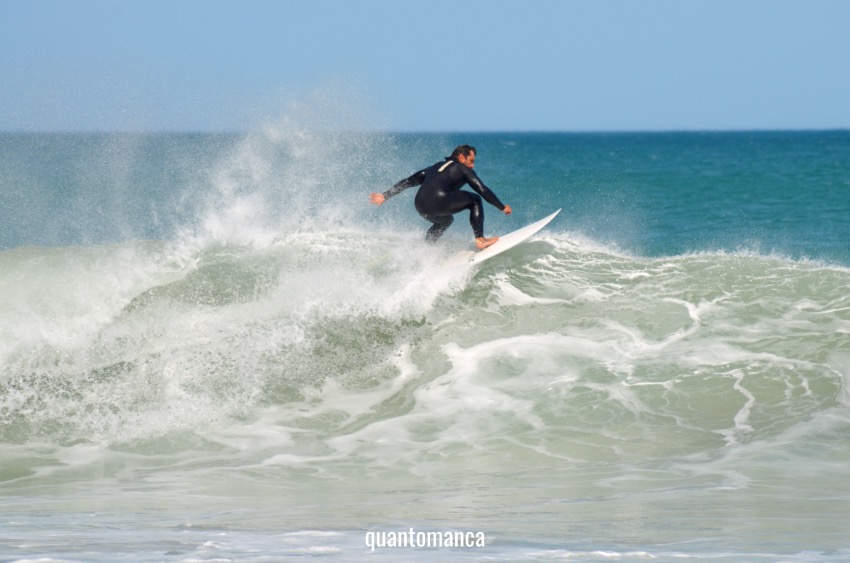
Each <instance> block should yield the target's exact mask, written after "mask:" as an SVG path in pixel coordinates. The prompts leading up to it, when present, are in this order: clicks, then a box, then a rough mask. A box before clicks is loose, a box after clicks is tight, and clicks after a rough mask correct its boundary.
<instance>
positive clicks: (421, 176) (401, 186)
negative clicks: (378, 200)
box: [381, 170, 425, 201]
mask: <svg viewBox="0 0 850 563" xmlns="http://www.w3.org/2000/svg"><path fill="white" fill-rule="evenodd" d="M424 181H425V170H420V171H419V172H417V173H416V174H413V175H412V176H408V177H407V178H405V179H404V180H402V181H400V182H397V183H396V184H395V185H394V186H393V187H391V188H390V189H388V190H387V191H385V192H384V193H383V194H381V195H382V196H384V201H386V200H388V199H390V198H391V197H393V196H394V195H398V194H400V193H401V192H403V191H404V190H406V189H407V188H410V187H413V186H421V185H422V182H424Z"/></svg>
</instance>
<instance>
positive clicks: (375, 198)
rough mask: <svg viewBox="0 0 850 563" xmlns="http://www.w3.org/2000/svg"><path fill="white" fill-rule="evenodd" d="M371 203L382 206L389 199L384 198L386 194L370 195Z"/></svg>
mask: <svg viewBox="0 0 850 563" xmlns="http://www.w3.org/2000/svg"><path fill="white" fill-rule="evenodd" d="M369 201H371V202H372V203H374V204H375V205H381V204H382V203H384V202H385V201H387V198H385V197H384V194H378V193H371V194H369Z"/></svg>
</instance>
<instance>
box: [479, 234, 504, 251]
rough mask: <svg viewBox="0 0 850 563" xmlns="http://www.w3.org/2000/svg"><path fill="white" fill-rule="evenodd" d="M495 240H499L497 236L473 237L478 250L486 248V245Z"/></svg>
mask: <svg viewBox="0 0 850 563" xmlns="http://www.w3.org/2000/svg"><path fill="white" fill-rule="evenodd" d="M497 240H499V237H493V238H485V237H478V238H477V239H475V246H477V247H478V250H484V249H485V248H487V247H488V246H490V245H491V244H493V243H494V242H496V241H497Z"/></svg>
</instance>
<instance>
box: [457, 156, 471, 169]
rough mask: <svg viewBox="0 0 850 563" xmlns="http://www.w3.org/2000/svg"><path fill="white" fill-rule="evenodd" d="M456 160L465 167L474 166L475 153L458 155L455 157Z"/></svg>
mask: <svg viewBox="0 0 850 563" xmlns="http://www.w3.org/2000/svg"><path fill="white" fill-rule="evenodd" d="M457 160H458V162H460V163H461V164H463V165H464V166H466V167H467V168H475V153H474V152H470V153H469V156H463V155H459V156H458V157H457Z"/></svg>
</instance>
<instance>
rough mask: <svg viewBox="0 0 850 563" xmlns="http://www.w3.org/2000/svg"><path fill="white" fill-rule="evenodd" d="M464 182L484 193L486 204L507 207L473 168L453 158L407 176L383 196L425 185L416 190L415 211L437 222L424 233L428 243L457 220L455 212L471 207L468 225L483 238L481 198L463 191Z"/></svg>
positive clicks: (476, 234) (387, 196)
mask: <svg viewBox="0 0 850 563" xmlns="http://www.w3.org/2000/svg"><path fill="white" fill-rule="evenodd" d="M465 184H469V185H470V186H472V189H473V190H475V191H476V192H478V194H481V197H483V198H484V199H485V200H487V203H489V204H491V205H494V206H496V207H497V208H499V209H500V210H504V209H505V204H503V203H502V202H501V201H499V198H498V197H496V194H494V193H493V192H491V191H490V188H488V187H487V186H485V185H484V182H482V181H481V180H480V179H479V178H478V175H477V174H476V173H475V171H474V170H473V169H472V168H468V167H467V166H466V165H464V164H461V163H460V162H458V161H456V160H453V159H451V158H447V159H445V160H443V161H440V162H437V163H436V164H434V165H433V166H429V167H428V168H425V169H424V170H420V171H419V172H417V173H416V174H413V175H412V176H410V177H408V178H405V179H404V180H402V181H400V182H398V183H397V184H396V185H394V186H393V187H392V188H390V189H389V190H387V191H385V192H384V194H383V195H384V198H386V199H389V198H391V197H393V196H394V195H396V194H398V193H400V192H402V191H404V190H406V189H407V188H409V187H411V186H422V187H421V188H419V191H418V192H417V193H416V200H415V201H414V204H415V205H416V211H418V212H419V214H420V215H421V216H422V217H423V218H425V219H427V220H428V221H431V222H432V223H434V224H433V225H432V226H431V228H430V229H428V234H427V235H426V236H425V239H426V240H427V241H428V242H434V241H435V240H437V239H438V238H440V236H441V235H442V234H443V233H444V232H445V230H446V229H448V228H449V225H451V224H452V221H454V217H452V215H454V214H455V213H458V212H460V211H463V210H464V209H468V210H469V224H470V225H472V231H473V233H475V238H480V237H483V236H484V210H483V209H482V208H481V197H479V196H478V195H477V194H473V193H469V192H465V191H462V190H461V188H462V187H463V186H464V185H465Z"/></svg>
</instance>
